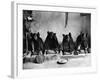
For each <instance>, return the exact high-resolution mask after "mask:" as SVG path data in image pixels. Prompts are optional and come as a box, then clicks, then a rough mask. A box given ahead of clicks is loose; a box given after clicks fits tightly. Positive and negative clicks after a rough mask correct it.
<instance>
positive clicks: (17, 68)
mask: <svg viewBox="0 0 100 80" xmlns="http://www.w3.org/2000/svg"><path fill="white" fill-rule="evenodd" d="M23 10H41V11H60V12H80V13H91V45H92V49H91V52H92V53H91V62H92V63H91V66H90V67H77V68H53V69H36V70H35V69H29V70H23V61H22V57H23V55H22V53H23V52H22V50H23V49H22V42H23V41H22V37H23V35H22V31H23V24H22V23H23V22H22V21H23V14H22V12H23ZM12 22H13V24H12V26H13V29H12V30H13V35H12V37H13V48H12V49H13V50H12V74H11V75H12V77H14V78H16V77H22V78H23V77H43V76H55V75H56V76H57V75H66V74H72V73H84V72H85V73H86V72H96V69H97V68H96V67H97V66H96V65H97V64H96V60H97V59H96V54H97V51H96V47H95V46H96V42H95V40H94V39H95V35H96V33H95V32H96V8H86V7H68V6H56V5H37V4H27V3H17V2H13V20H12Z"/></svg>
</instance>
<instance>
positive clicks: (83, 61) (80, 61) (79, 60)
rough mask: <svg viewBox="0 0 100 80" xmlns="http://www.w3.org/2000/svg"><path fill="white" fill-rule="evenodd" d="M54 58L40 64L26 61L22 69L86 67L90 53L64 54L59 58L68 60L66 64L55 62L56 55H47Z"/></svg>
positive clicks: (88, 64)
mask: <svg viewBox="0 0 100 80" xmlns="http://www.w3.org/2000/svg"><path fill="white" fill-rule="evenodd" d="M47 56H49V57H54V56H55V57H54V59H53V58H52V59H49V60H45V61H44V62H43V63H41V64H36V63H32V62H26V63H24V64H23V69H41V68H68V67H88V66H91V54H80V55H64V56H61V58H63V59H66V60H68V62H67V63H66V64H57V60H58V58H57V55H47Z"/></svg>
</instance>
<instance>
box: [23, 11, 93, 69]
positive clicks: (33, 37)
mask: <svg viewBox="0 0 100 80" xmlns="http://www.w3.org/2000/svg"><path fill="white" fill-rule="evenodd" d="M22 17H23V18H22V19H23V20H22V22H23V23H22V30H23V31H22V32H23V34H22V36H23V37H22V42H23V43H22V44H23V48H22V49H23V50H22V52H23V53H22V55H23V57H22V59H23V60H22V61H23V69H24V70H27V69H48V68H77V67H89V66H91V13H83V12H66V11H65V12H64V11H47V10H27V9H24V10H22Z"/></svg>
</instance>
